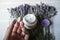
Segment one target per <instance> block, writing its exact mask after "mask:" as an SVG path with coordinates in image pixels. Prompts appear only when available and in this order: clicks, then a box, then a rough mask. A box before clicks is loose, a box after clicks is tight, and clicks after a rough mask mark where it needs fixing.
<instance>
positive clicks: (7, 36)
mask: <svg viewBox="0 0 60 40" xmlns="http://www.w3.org/2000/svg"><path fill="white" fill-rule="evenodd" d="M14 22H16V19H15V20H14V21H13V22H12V23H11V24H10V25H9V27H8V28H7V31H6V34H5V37H4V40H6V39H7V38H9V37H10V35H11V33H12V29H13V27H14Z"/></svg>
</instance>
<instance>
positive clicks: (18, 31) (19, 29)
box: [17, 17, 21, 34]
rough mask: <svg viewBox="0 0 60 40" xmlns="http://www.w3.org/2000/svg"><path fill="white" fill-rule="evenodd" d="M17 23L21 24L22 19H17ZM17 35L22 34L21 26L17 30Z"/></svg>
mask: <svg viewBox="0 0 60 40" xmlns="http://www.w3.org/2000/svg"><path fill="white" fill-rule="evenodd" d="M17 21H18V22H19V23H20V21H21V17H19V18H18V19H17ZM17 33H18V34H20V33H21V27H20V25H19V28H18V30H17Z"/></svg>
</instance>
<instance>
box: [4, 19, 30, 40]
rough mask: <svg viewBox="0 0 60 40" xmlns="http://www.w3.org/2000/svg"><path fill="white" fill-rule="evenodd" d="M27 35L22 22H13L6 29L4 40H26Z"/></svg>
mask: <svg viewBox="0 0 60 40" xmlns="http://www.w3.org/2000/svg"><path fill="white" fill-rule="evenodd" d="M28 38H29V34H28V32H27V30H26V29H25V27H24V24H23V21H21V20H20V21H16V23H15V24H14V23H13V22H12V23H11V24H10V26H9V27H8V29H7V32H6V34H5V37H4V40H28Z"/></svg>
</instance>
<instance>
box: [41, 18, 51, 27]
mask: <svg viewBox="0 0 60 40" xmlns="http://www.w3.org/2000/svg"><path fill="white" fill-rule="evenodd" d="M42 25H43V26H45V27H47V26H49V25H50V21H49V20H48V19H44V20H43V21H42Z"/></svg>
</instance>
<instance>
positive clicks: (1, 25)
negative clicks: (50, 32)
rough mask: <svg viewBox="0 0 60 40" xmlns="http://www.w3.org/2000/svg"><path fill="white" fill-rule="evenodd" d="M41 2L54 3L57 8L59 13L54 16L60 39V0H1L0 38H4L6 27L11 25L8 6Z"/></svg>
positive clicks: (57, 35) (55, 31) (58, 38)
mask: <svg viewBox="0 0 60 40" xmlns="http://www.w3.org/2000/svg"><path fill="white" fill-rule="evenodd" d="M40 2H43V3H46V4H49V5H53V6H55V7H56V8H57V11H58V14H57V16H55V18H54V33H55V36H56V40H60V0H0V40H3V37H4V35H5V32H6V29H7V27H8V25H9V19H10V14H9V12H8V10H7V8H11V7H16V6H19V5H20V4H26V3H27V4H32V5H35V4H36V3H38V4H40Z"/></svg>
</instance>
